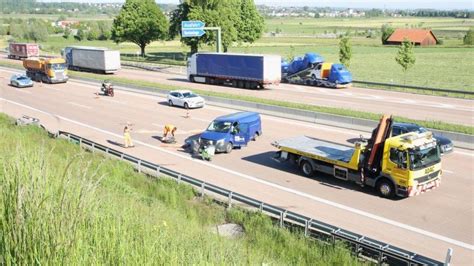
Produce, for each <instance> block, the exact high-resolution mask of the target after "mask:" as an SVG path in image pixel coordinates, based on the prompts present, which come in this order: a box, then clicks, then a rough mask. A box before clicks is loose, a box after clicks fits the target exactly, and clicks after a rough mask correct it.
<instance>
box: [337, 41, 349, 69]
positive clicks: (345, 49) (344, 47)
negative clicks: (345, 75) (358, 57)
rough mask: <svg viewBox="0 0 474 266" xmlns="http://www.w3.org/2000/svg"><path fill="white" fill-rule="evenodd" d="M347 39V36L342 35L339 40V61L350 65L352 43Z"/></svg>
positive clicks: (347, 65)
mask: <svg viewBox="0 0 474 266" xmlns="http://www.w3.org/2000/svg"><path fill="white" fill-rule="evenodd" d="M349 40H350V39H349V38H348V37H344V38H342V39H341V41H339V61H341V63H342V64H344V65H345V66H346V67H349V66H350V64H351V58H352V45H351V43H350V41H349Z"/></svg>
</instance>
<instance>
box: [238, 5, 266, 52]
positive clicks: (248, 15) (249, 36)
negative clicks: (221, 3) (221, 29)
mask: <svg viewBox="0 0 474 266" xmlns="http://www.w3.org/2000/svg"><path fill="white" fill-rule="evenodd" d="M264 27H265V21H264V19H263V17H262V15H260V13H258V11H257V8H256V7H255V3H254V1H253V0H241V3H240V20H238V21H237V32H238V33H237V36H238V40H239V41H242V42H248V43H253V42H255V41H256V40H258V39H259V38H260V37H262V33H263V29H264Z"/></svg>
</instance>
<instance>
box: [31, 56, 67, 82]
mask: <svg viewBox="0 0 474 266" xmlns="http://www.w3.org/2000/svg"><path fill="white" fill-rule="evenodd" d="M23 67H24V68H25V69H26V75H27V76H28V77H29V78H31V79H32V80H34V81H37V82H45V83H63V82H67V81H68V79H69V77H68V75H67V69H66V61H64V59H62V58H38V57H33V58H27V59H25V60H23Z"/></svg>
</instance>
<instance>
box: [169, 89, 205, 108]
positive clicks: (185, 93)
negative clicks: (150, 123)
mask: <svg viewBox="0 0 474 266" xmlns="http://www.w3.org/2000/svg"><path fill="white" fill-rule="evenodd" d="M168 104H169V105H170V106H182V107H184V108H186V109H188V108H199V107H204V104H205V103H204V99H203V98H202V97H201V96H199V95H197V94H194V93H193V92H192V91H189V90H178V91H170V93H169V94H168Z"/></svg>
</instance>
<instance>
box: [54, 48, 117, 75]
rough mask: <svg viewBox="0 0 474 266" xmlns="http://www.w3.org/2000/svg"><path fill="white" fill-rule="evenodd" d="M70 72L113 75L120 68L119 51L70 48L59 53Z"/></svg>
mask: <svg viewBox="0 0 474 266" xmlns="http://www.w3.org/2000/svg"><path fill="white" fill-rule="evenodd" d="M61 54H62V55H63V57H64V59H65V60H66V62H67V66H68V68H69V69H70V70H76V71H87V72H96V73H101V74H111V73H115V72H117V71H118V70H120V68H121V64H120V51H118V50H109V49H108V48H103V47H91V46H70V47H66V48H64V49H63V50H62V51H61Z"/></svg>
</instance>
